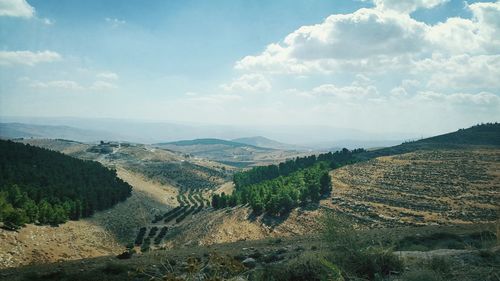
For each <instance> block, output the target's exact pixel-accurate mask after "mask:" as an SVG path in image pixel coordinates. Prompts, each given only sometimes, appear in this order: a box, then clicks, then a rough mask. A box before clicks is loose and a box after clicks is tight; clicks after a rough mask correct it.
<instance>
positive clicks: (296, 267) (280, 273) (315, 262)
mask: <svg viewBox="0 0 500 281" xmlns="http://www.w3.org/2000/svg"><path fill="white" fill-rule="evenodd" d="M252 277H253V278H252V280H270V281H292V280H310V281H315V280H318V281H319V280H338V281H340V280H344V279H343V278H342V276H341V274H340V270H339V269H338V268H337V267H336V266H335V265H333V264H331V263H329V262H325V260H324V259H323V258H322V257H320V256H317V255H305V256H301V257H298V258H295V259H293V260H291V261H289V262H287V263H286V264H277V265H272V266H267V267H264V269H261V270H257V271H256V272H255V273H254V275H253V276H252Z"/></svg>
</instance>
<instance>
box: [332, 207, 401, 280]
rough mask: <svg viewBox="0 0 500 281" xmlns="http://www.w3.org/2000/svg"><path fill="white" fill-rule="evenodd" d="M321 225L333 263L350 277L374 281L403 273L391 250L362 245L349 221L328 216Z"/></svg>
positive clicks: (399, 262) (333, 215)
mask: <svg viewBox="0 0 500 281" xmlns="http://www.w3.org/2000/svg"><path fill="white" fill-rule="evenodd" d="M322 222H323V235H324V237H325V240H326V241H327V242H329V243H330V244H331V245H332V248H333V251H332V252H331V254H330V259H331V260H332V261H333V263H334V264H337V265H339V266H340V267H341V269H342V270H344V271H346V272H347V273H349V274H350V275H354V276H357V277H360V278H365V279H370V280H371V279H374V278H379V277H382V276H387V275H390V274H392V273H399V272H401V271H402V270H403V262H402V261H401V260H400V259H399V258H398V257H397V256H396V255H394V253H393V252H392V249H387V248H383V247H381V246H376V247H374V246H366V245H363V244H362V243H361V241H360V239H359V238H358V236H357V235H356V232H355V230H354V229H353V227H352V223H349V221H348V220H347V219H345V218H343V217H340V216H339V215H336V214H334V213H333V212H326V213H325V215H324V217H323V221H322Z"/></svg>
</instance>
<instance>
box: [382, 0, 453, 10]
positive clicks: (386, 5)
mask: <svg viewBox="0 0 500 281" xmlns="http://www.w3.org/2000/svg"><path fill="white" fill-rule="evenodd" d="M448 1H449V0H373V3H374V4H375V6H377V8H379V9H382V10H394V11H397V12H400V13H411V12H414V11H416V10H418V9H421V8H423V9H430V8H434V7H436V6H438V5H441V4H444V3H446V2H448Z"/></svg>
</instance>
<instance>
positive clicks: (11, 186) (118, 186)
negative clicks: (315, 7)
mask: <svg viewBox="0 0 500 281" xmlns="http://www.w3.org/2000/svg"><path fill="white" fill-rule="evenodd" d="M0 155H2V157H1V158H0V221H3V222H4V227H6V228H10V229H16V228H18V227H20V226H22V225H24V224H25V223H40V224H52V225H57V224H59V223H63V222H65V221H67V220H68V219H72V220H78V219H79V218H81V217H88V216H91V215H92V214H93V213H94V212H95V211H99V210H104V209H107V208H109V207H112V206H113V205H115V204H116V203H118V202H120V201H123V200H125V199H126V198H127V197H129V196H130V193H131V190H132V187H131V186H130V185H129V184H127V183H125V182H124V181H122V180H121V179H119V178H117V177H116V171H114V170H109V169H107V168H105V167H104V166H102V165H101V164H100V163H97V162H94V161H84V160H79V159H76V158H72V157H69V156H66V155H64V154H62V153H59V152H54V151H50V150H47V149H43V148H38V147H34V146H30V145H24V144H21V143H15V142H11V141H0Z"/></svg>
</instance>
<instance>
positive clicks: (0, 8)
mask: <svg viewBox="0 0 500 281" xmlns="http://www.w3.org/2000/svg"><path fill="white" fill-rule="evenodd" d="M34 15H35V8H33V7H32V6H31V5H30V4H28V2H26V0H0V16H8V17H22V18H32V17H33V16H34Z"/></svg>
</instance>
